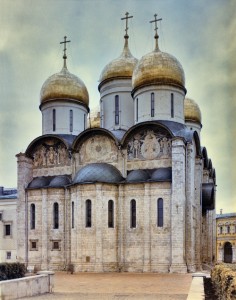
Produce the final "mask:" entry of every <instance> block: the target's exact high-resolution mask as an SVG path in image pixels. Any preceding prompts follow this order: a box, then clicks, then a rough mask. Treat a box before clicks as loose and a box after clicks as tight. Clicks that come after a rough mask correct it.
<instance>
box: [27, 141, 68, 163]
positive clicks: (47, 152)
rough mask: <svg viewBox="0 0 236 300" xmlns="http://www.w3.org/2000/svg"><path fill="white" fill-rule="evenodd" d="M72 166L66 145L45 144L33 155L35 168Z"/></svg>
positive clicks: (58, 143)
mask: <svg viewBox="0 0 236 300" xmlns="http://www.w3.org/2000/svg"><path fill="white" fill-rule="evenodd" d="M68 164H70V159H69V155H68V151H67V149H66V147H65V145H64V144H62V143H60V142H57V143H53V142H51V143H43V144H41V145H40V146H38V147H37V148H36V150H35V152H34V154H33V165H34V167H35V168H40V167H41V168H42V167H43V168H44V167H52V166H66V165H68Z"/></svg>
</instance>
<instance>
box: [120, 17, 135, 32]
mask: <svg viewBox="0 0 236 300" xmlns="http://www.w3.org/2000/svg"><path fill="white" fill-rule="evenodd" d="M131 18H133V16H129V13H128V12H127V13H126V14H125V17H124V18H121V20H126V25H125V36H127V37H128V29H129V27H128V19H131Z"/></svg>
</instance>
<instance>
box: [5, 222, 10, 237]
mask: <svg viewBox="0 0 236 300" xmlns="http://www.w3.org/2000/svg"><path fill="white" fill-rule="evenodd" d="M10 235H11V225H10V224H6V225H5V236H10Z"/></svg>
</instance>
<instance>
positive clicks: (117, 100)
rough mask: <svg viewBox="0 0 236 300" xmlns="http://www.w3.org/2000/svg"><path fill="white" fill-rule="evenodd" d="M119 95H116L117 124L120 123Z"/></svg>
mask: <svg viewBox="0 0 236 300" xmlns="http://www.w3.org/2000/svg"><path fill="white" fill-rule="evenodd" d="M119 106H120V105H119V96H118V95H116V96H115V125H119V109H120V108H119Z"/></svg>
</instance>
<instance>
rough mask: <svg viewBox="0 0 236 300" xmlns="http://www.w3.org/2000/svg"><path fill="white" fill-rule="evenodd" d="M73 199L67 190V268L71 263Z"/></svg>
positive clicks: (65, 224)
mask: <svg viewBox="0 0 236 300" xmlns="http://www.w3.org/2000/svg"><path fill="white" fill-rule="evenodd" d="M71 206H72V205H71V197H70V190H69V189H65V213H64V226H65V233H64V245H65V246H64V248H65V257H64V260H65V266H66V268H67V267H68V264H70V263H71V226H72V224H71V221H72V220H71V218H72V216H71V213H72V207H71Z"/></svg>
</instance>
